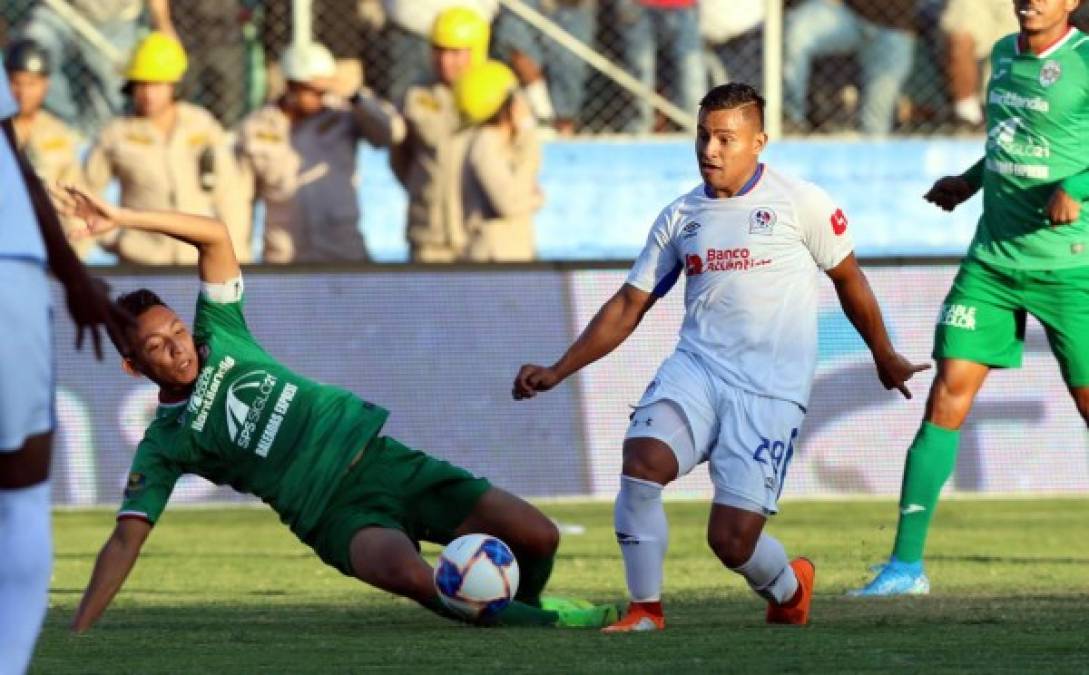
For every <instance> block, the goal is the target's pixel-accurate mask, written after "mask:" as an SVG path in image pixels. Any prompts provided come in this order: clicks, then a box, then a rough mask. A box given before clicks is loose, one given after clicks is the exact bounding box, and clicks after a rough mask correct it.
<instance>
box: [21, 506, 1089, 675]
mask: <svg viewBox="0 0 1089 675" xmlns="http://www.w3.org/2000/svg"><path fill="white" fill-rule="evenodd" d="M707 509H708V507H707V505H705V504H702V503H669V504H667V510H668V512H669V516H670V523H671V543H670V551H669V556H668V559H667V566H666V595H665V601H666V606H667V619H668V622H669V628H668V630H667V631H665V632H663V633H656V634H639V635H620V636H606V635H602V634H600V633H598V632H597V631H573V630H556V629H528V628H525V629H507V628H504V629H480V628H473V627H467V626H461V625H456V624H453V623H449V622H446V621H443V620H441V619H438V618H436V617H434V616H432V615H431V614H429V613H428V612H426V611H424V610H422V609H420V608H418V607H416V606H415V605H414V604H412V603H410V602H407V601H404V600H400V599H396V598H393V597H390V596H387V595H385V594H383V593H380V592H378V591H375V590H372V589H370V588H367V587H365V586H363V585H362V584H361V583H359V582H356V581H353V580H350V579H348V578H346V577H343V576H341V575H340V574H339V573H338V572H336V571H334V570H332V569H330V568H327V567H325V566H324V565H322V564H321V562H320V561H319V560H318V559H317V558H316V557H315V556H314V555H313V554H312V553H311V552H310V551H309V549H307V548H305V547H304V546H303V545H302V544H300V543H299V542H298V541H297V540H295V539H294V537H293V536H292V535H291V534H290V532H288V531H287V530H286V529H285V528H284V527H283V526H282V525H280V524H279V522H278V521H277V519H276V516H275V515H274V514H273V513H272V512H271V511H267V510H256V509H222V510H184V509H174V510H173V511H168V512H167V514H166V516H165V517H164V518H163V520H162V522H161V523H160V525H159V526H158V527H157V528H156V531H155V532H154V533H153V534H152V536H151V538H150V539H149V541H148V544H147V545H146V547H145V549H144V554H143V555H142V557H141V559H140V561H139V562H138V563H137V565H136V569H135V570H134V572H133V574H132V576H131V577H130V578H129V581H128V583H127V584H126V586H125V588H124V589H123V590H122V591H121V594H120V595H119V596H118V598H117V600H116V601H115V603H114V605H113V606H112V607H111V608H110V609H109V610H108V611H107V612H106V614H105V616H104V617H103V619H102V621H101V622H100V623H99V624H98V626H96V627H95V628H94V629H92V631H91V632H90V633H88V634H87V635H84V636H79V637H76V636H72V635H70V634H69V633H68V632H67V624H68V621H69V619H70V618H71V615H72V611H73V609H74V608H75V606H76V604H77V603H78V601H79V597H80V594H81V593H82V590H83V587H84V584H85V583H86V581H87V578H88V576H89V574H90V571H91V566H92V564H93V562H94V556H95V554H96V553H97V551H98V548H99V547H100V546H101V544H102V542H103V541H104V540H105V538H106V536H107V534H108V533H109V531H110V529H111V528H112V524H113V515H112V513H109V512H105V511H86V512H62V513H58V514H57V515H56V517H55V527H56V567H55V573H54V578H53V584H52V596H51V601H52V607H51V609H50V612H49V617H48V619H47V623H46V627H45V630H44V631H43V633H42V637H41V640H40V642H39V645H38V652H37V656H36V659H35V664H34V667H33V669H32V672H35V673H175V672H187V673H190V672H191V673H211V672H220V673H231V674H232V675H234V674H237V673H304V672H306V673H309V672H313V673H349V672H362V671H372V670H382V671H392V672H401V671H413V672H421V671H439V670H445V671H451V672H473V673H488V672H524V671H540V672H556V673H573V672H625V673H632V672H674V673H682V672H683V673H688V672H738V673H752V672H780V673H781V672H784V671H785V672H820V673H834V672H881V673H888V672H912V671H914V672H922V671H927V672H965V671H977V672H988V673H993V672H1019V673H1020V672H1047V673H1055V672H1083V673H1089V525H1087V516H1089V501H1087V500H1041V501H950V502H946V503H944V504H942V506H941V508H940V510H939V514H938V517H937V523H936V527H935V528H934V530H933V532H932V537H931V542H930V547H929V553H930V556H929V559H928V572H929V574H930V576H931V580H932V582H933V587H934V590H933V592H932V594H931V595H930V596H929V597H925V598H910V599H895V600H878V601H874V600H859V599H851V598H845V597H843V594H844V592H845V591H846V590H847V589H848V588H852V587H855V586H857V585H859V584H860V583H862V582H864V581H865V580H866V579H867V577H868V576H869V573H868V572H867V566H868V565H870V564H872V563H874V562H877V561H879V560H880V559H882V557H883V556H884V555H886V554H887V552H888V547H889V543H890V541H891V537H892V525H893V524H894V522H895V521H894V518H895V506H894V505H893V504H892V503H891V502H788V503H787V504H786V505H785V507H784V514H783V515H782V516H779V517H777V518H776V519H774V520H773V522H772V525H771V531H772V532H773V533H774V534H776V536H778V537H779V538H780V539H781V540H782V541H783V542H784V543H785V544H786V546H787V550H788V551H789V552H790V553H791V554H792V555H798V554H805V555H808V556H810V557H811V558H812V559H813V560H814V561H815V563H816V565H817V594H816V597H815V600H814V606H813V614H812V623H811V625H810V626H809V627H807V628H802V629H798V628H790V627H769V626H766V625H765V624H764V623H763V612H764V605H763V603H762V602H761V601H760V600H759V599H757V598H756V597H755V596H754V595H753V594H752V593H751V592H750V591H749V590H748V588H747V587H746V586H745V585H744V583H743V582H742V580H741V579H740V578H739V577H737V576H736V575H733V574H731V573H728V572H727V571H726V570H724V569H723V568H722V567H721V566H720V565H719V564H718V563H717V561H716V560H715V559H714V557H713V556H712V554H711V553H710V551H709V550H708V549H707V547H706V544H705V543H704V527H705V524H706V516H707ZM544 510H545V511H546V512H547V513H548V514H549V515H551V516H553V517H555V518H556V519H558V520H559V521H561V522H562V523H577V524H579V525H582V526H584V527H585V528H586V531H585V534H582V535H565V536H564V540H563V544H562V545H561V548H560V555H559V558H558V560H557V564H556V570H555V574H554V576H553V580H552V584H551V591H552V592H554V593H557V594H569V595H577V596H583V597H587V598H589V599H592V600H596V601H606V600H621V599H622V598H623V597H624V581H623V570H622V566H621V561H620V555H619V552H618V550H617V546H616V544H615V542H614V540H613V535H612V517H611V507H610V505H608V504H604V503H592V504H548V505H545V507H544ZM436 551H437V549H435V548H433V547H432V548H430V549H425V554H426V555H427V556H428V557H429V559H432V560H433V559H434V557H435V553H436Z"/></svg>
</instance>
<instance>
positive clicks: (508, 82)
mask: <svg viewBox="0 0 1089 675" xmlns="http://www.w3.org/2000/svg"><path fill="white" fill-rule="evenodd" d="M517 88H518V78H517V77H515V76H514V71H513V70H511V69H510V68H508V67H507V65H506V64H505V63H500V62H499V61H485V62H484V63H481V64H479V65H475V66H472V67H471V68H469V70H467V71H466V72H465V74H464V75H462V76H461V77H460V78H458V81H457V82H455V83H454V100H456V101H457V104H458V110H460V111H461V114H462V116H463V117H465V119H467V120H468V121H470V122H472V123H473V124H480V123H481V122H487V121H488V120H490V119H491V118H492V117H493V116H495V114H496V113H497V112H499V109H500V108H502V107H503V104H504V103H506V102H507V99H509V98H510V95H511V92H513V91H514V90H515V89H517Z"/></svg>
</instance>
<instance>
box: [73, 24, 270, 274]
mask: <svg viewBox="0 0 1089 675" xmlns="http://www.w3.org/2000/svg"><path fill="white" fill-rule="evenodd" d="M186 65H187V61H186V56H185V51H184V50H183V49H182V46H181V44H180V43H179V42H178V41H177V40H176V39H175V38H173V37H171V36H169V35H167V34H165V33H161V32H153V33H150V34H148V36H147V37H146V38H144V40H143V41H142V42H141V43H140V44H139V45H138V46H137V48H136V51H135V52H134V54H133V57H132V61H131V62H130V64H129V67H128V70H127V72H126V74H125V75H126V79H127V81H128V84H127V85H126V90H128V91H129V93H130V94H131V96H132V103H133V108H134V111H135V112H134V114H133V115H126V116H122V117H117V118H115V119H113V120H112V121H110V122H109V123H108V124H107V125H106V127H105V128H103V130H102V131H101V132H100V133H99V135H98V138H97V140H96V141H95V144H94V147H92V148H91V151H90V153H89V155H88V157H87V161H86V164H85V166H84V174H85V179H86V181H87V185H88V187H90V189H91V190H94V191H96V192H101V191H102V190H103V189H105V187H106V186H107V185H108V184H109V182H110V180H111V179H113V178H117V179H118V181H119V182H120V184H121V205H122V206H124V207H128V208H135V209H155V210H171V211H184V212H186V213H194V214H198V215H203V216H210V217H214V218H219V219H220V220H222V221H223V222H225V223H226V224H227V227H228V228H229V229H230V232H231V240H232V241H233V242H234V246H235V252H236V255H237V256H238V258H239V260H244V261H248V260H249V258H250V256H249V250H250V214H249V208H248V205H247V204H246V203H245V201H244V200H243V199H242V196H241V195H240V194H239V190H238V165H237V163H236V162H235V159H234V153H233V150H232V147H231V144H230V143H229V141H228V138H227V135H226V134H225V132H224V131H223V127H221V126H220V125H219V123H218V122H217V121H216V120H215V118H214V117H212V115H211V113H209V112H208V111H207V110H205V109H203V108H201V107H199V106H195V105H192V104H189V103H186V102H184V101H177V100H175V98H174V90H175V86H176V85H177V83H178V81H179V80H181V77H182V75H183V74H184V73H185V69H186ZM99 243H100V244H101V245H102V246H103V247H104V248H106V249H107V250H111V251H114V252H115V253H117V255H118V257H119V258H120V259H121V261H122V262H128V263H139V264H145V265H178V264H184V265H192V264H195V263H196V261H197V254H196V251H195V250H194V249H193V247H192V246H189V245H187V244H184V243H181V242H178V241H176V240H174V239H171V238H169V237H165V236H163V235H160V234H155V233H149V232H137V231H127V232H124V233H122V234H121V235H119V236H116V237H114V238H112V239H108V240H104V241H101V242H99Z"/></svg>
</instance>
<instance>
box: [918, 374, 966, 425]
mask: <svg viewBox="0 0 1089 675" xmlns="http://www.w3.org/2000/svg"><path fill="white" fill-rule="evenodd" d="M972 398H973V397H972V394H971V393H970V392H966V391H962V390H961V388H959V387H958V386H957V384H956V383H955V382H950V381H948V380H946V379H945V378H940V377H939V378H935V380H934V385H933V386H932V387H931V389H930V397H929V398H928V399H927V405H926V419H927V421H928V422H930V423H931V424H936V425H938V426H939V427H943V428H945V429H959V428H960V426H961V425H962V424H963V423H964V419H965V418H966V417H968V412H969V411H970V410H971V409H972Z"/></svg>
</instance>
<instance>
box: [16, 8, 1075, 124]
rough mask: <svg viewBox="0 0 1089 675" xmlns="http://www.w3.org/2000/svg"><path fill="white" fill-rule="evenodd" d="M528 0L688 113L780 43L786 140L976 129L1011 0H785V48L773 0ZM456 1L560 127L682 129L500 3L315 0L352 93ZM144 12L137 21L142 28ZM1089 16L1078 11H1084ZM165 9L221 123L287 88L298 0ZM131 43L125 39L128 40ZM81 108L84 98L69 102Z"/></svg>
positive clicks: (399, 82)
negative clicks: (478, 21)
mask: <svg viewBox="0 0 1089 675" xmlns="http://www.w3.org/2000/svg"><path fill="white" fill-rule="evenodd" d="M523 1H524V2H525V4H527V5H529V6H530V7H532V8H533V9H536V10H537V11H539V12H540V13H541V14H543V15H544V16H545V17H547V18H548V19H550V20H552V21H554V22H555V23H556V24H557V25H558V26H559V27H561V28H563V29H564V30H565V31H567V32H568V33H570V34H571V35H573V36H574V37H576V38H577V39H579V40H580V41H582V42H584V43H586V44H587V45H589V46H590V47H592V48H593V49H594V50H595V51H597V52H598V53H599V54H601V55H602V56H603V57H605V58H606V59H608V60H609V61H611V62H613V63H615V64H617V65H618V66H621V67H623V68H624V69H625V70H626V71H627V72H629V73H631V74H632V75H633V76H635V77H636V78H638V79H640V80H641V81H642V82H644V83H645V84H646V85H648V86H649V87H651V88H652V89H654V90H656V91H657V92H659V93H660V94H662V95H663V96H665V97H667V98H668V99H669V100H671V101H672V102H674V103H675V104H677V105H678V106H680V107H681V108H682V109H684V110H686V111H692V110H694V107H695V101H698V98H699V96H700V95H702V93H703V92H704V91H706V89H707V87H708V86H710V85H712V84H718V83H721V82H726V81H730V80H740V81H747V82H750V83H753V84H755V85H757V86H758V88H762V84H763V78H764V73H763V51H764V49H765V48H781V49H782V53H783V72H782V73H781V78H782V82H783V94H784V101H783V122H784V129H785V131H786V133H787V134H788V135H807V134H813V133H844V132H861V133H907V134H934V133H952V132H960V131H971V132H978V131H979V130H980V129H981V126H980V118H979V115H978V112H979V111H978V108H979V100H980V96H979V91H980V89H981V87H982V83H985V81H986V80H985V77H986V74H985V73H984V72H983V70H984V65H985V61H986V55H987V54H988V52H989V46H990V44H992V43H993V40H994V39H996V37H998V36H1001V35H1004V34H1007V33H1009V32H1012V31H1015V30H1016V22H1015V21H1014V16H1013V9H1012V5H1011V3H1010V1H1009V0H785V8H784V10H785V11H784V23H783V42H782V45H769V44H767V43H766V42H765V40H764V5H765V3H764V0H743V1H740V2H739V1H738V0H699V2H696V1H695V0H693V1H692V2H691V3H690V4H688V5H687V6H686V5H685V3H684V2H683V0H682V1H678V2H676V3H673V6H668V7H667V6H665V5H669V4H670V3H662V2H657V3H648V2H646V0H523ZM134 2H135V3H136V4H137V5H142V4H143V3H141V2H140V1H139V0H113V1H112V2H110V1H108V0H69V3H70V4H71V5H72V6H74V7H75V8H76V9H77V10H80V11H84V12H94V11H100V12H108V11H110V9H109V8H110V7H117V8H123V7H125V6H131V5H132V4H133V3H134ZM36 4H39V2H37V1H36V0H0V21H2V24H0V29H3V36H2V39H3V42H4V44H7V43H8V42H9V41H10V40H11V39H12V38H14V37H16V36H18V35H19V34H21V33H25V30H26V25H27V22H28V21H30V20H33V19H35V17H34V14H33V11H34V6H35V5H36ZM457 4H463V5H465V4H467V5H476V6H477V7H478V8H479V9H481V10H482V11H483V12H485V13H487V14H489V16H490V17H491V18H492V19H493V31H492V52H493V55H494V56H496V57H499V58H502V59H503V60H506V61H508V62H509V63H511V64H512V65H513V66H514V69H515V71H516V72H517V73H518V74H519V77H520V79H522V80H523V82H531V81H533V80H534V79H538V78H542V77H543V78H544V82H546V83H547V90H548V92H549V94H550V99H551V108H552V111H551V117H552V121H553V123H554V124H555V125H556V127H557V128H558V130H559V131H560V132H562V133H568V132H575V133H585V134H600V133H626V132H627V133H632V132H634V133H645V132H667V131H676V130H678V128H679V127H677V126H676V125H675V124H674V123H673V122H671V121H669V120H667V119H666V118H665V117H663V116H662V115H661V114H659V113H656V112H655V111H653V110H652V109H651V106H650V105H649V104H648V103H646V102H645V101H644V100H643V99H642V98H641V97H638V96H635V95H633V94H631V93H630V92H629V91H628V90H627V89H625V88H624V87H621V86H619V85H618V84H617V83H616V82H615V81H614V79H613V78H610V77H607V76H606V75H603V74H602V73H600V72H598V71H597V70H595V69H593V68H591V67H589V66H588V65H587V64H586V63H585V62H584V61H582V60H581V59H579V58H577V57H574V56H573V55H572V54H571V53H570V52H569V51H568V50H566V49H564V48H563V47H561V46H559V45H558V44H557V43H556V42H555V41H553V40H552V39H550V38H548V37H546V36H545V35H543V34H542V33H541V32H540V31H539V30H538V29H537V28H535V27H533V26H531V25H529V24H527V23H526V22H525V21H523V20H522V19H520V18H518V17H517V16H516V15H515V14H513V13H512V12H511V11H510V10H509V9H507V8H505V7H502V4H503V3H501V2H499V0H450V1H446V0H313V31H314V37H315V39H317V40H318V41H320V42H322V43H324V44H325V45H326V46H328V47H329V48H330V49H331V50H332V52H333V54H334V55H335V56H336V57H337V59H338V63H339V66H340V77H339V81H340V83H341V87H342V89H343V91H344V92H345V93H349V92H351V91H352V90H353V89H354V88H355V87H358V86H359V85H360V84H366V85H367V86H369V87H371V88H372V89H373V90H375V91H376V92H377V93H379V94H381V95H383V96H386V97H388V98H390V99H392V100H394V101H396V100H397V99H398V98H399V97H400V96H401V95H402V94H403V92H404V91H405V89H406V88H407V87H408V86H409V85H411V84H412V83H414V82H416V81H419V80H421V79H426V78H427V77H428V75H429V72H430V68H431V66H430V55H429V50H428V45H427V40H426V36H425V33H426V25H425V24H426V21H425V20H426V17H427V16H429V15H430V16H433V15H434V13H435V12H437V11H438V9H439V8H441V7H442V6H445V5H457ZM653 5H658V6H657V7H655V6H653ZM146 14H147V12H146V11H145V12H144V16H143V17H142V18H136V19H132V21H134V22H136V23H137V24H139V23H141V22H142V23H143V24H146V18H147V17H146ZM1087 14H1089V11H1087V8H1085V7H1083V8H1082V9H1080V10H1079V13H1078V15H1077V18H1078V19H1079V21H1080V20H1081V19H1083V18H1089V17H1086V16H1085V15H1087ZM172 16H173V21H174V24H175V26H176V28H177V31H178V33H179V35H180V36H181V37H182V40H183V42H184V43H185V45H186V48H187V50H188V53H189V58H190V69H189V72H188V73H187V75H186V79H185V82H184V85H183V88H182V95H183V96H184V97H186V98H187V99H189V100H193V101H195V102H197V103H199V104H201V105H204V106H205V107H207V108H209V109H210V110H211V111H212V112H213V113H214V114H215V115H216V116H217V117H218V118H220V120H221V121H222V122H223V123H224V124H225V125H226V126H232V125H234V124H235V123H237V121H238V120H239V119H240V118H241V117H242V116H243V115H244V114H245V113H246V112H248V111H249V110H252V109H254V108H255V107H256V106H258V105H260V103H261V102H262V101H264V100H267V99H268V98H270V97H272V96H275V95H276V93H277V92H278V91H279V89H280V87H282V82H281V81H280V78H279V75H278V72H277V69H276V67H275V62H276V59H277V58H278V56H279V54H280V53H281V52H282V51H283V49H284V47H285V46H286V45H287V44H288V43H289V42H290V40H291V33H292V29H291V0H174V2H173V6H172ZM413 17H415V19H413ZM91 18H92V19H96V25H99V26H103V25H106V24H105V23H103V22H102V21H99V20H97V19H100V18H101V17H93V16H92V17H91ZM421 19H422V20H421ZM414 23H415V25H413V24H414ZM107 37H110V36H109V35H107ZM69 39H71V40H77V41H78V40H80V39H81V38H80V37H79V36H72V37H70V38H69ZM129 43H131V40H130V41H129V42H128V43H126V42H125V41H124V40H120V41H117V44H118V47H120V48H125V47H130V44H129ZM88 60H90V59H88V58H86V57H85V58H82V59H81V58H80V53H79V52H77V51H75V50H67V51H65V53H64V58H63V61H62V63H61V64H60V72H59V77H63V78H66V79H67V80H68V81H69V82H70V83H71V85H72V86H71V87H70V89H71V90H72V91H73V92H76V93H81V92H82V93H84V94H86V93H87V92H92V91H93V90H94V89H95V87H96V86H97V87H102V86H105V85H103V84H102V83H98V82H94V80H95V78H96V74H95V65H94V64H88V63H87V61H88ZM107 93H110V92H107ZM105 98H107V99H109V98H110V97H109V96H106V97H105ZM114 105H123V102H122V103H120V104H114ZM973 106H974V107H975V108H976V110H975V111H973ZM88 109H89V108H88V106H87V105H80V101H77V107H76V110H79V111H81V112H83V111H87V110H88ZM58 112H61V113H62V115H63V111H58ZM76 121H77V122H79V126H81V127H83V128H84V129H85V130H93V127H94V126H95V125H98V124H101V122H102V120H101V118H100V116H99V117H93V118H90V119H86V120H82V119H81V120H76Z"/></svg>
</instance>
